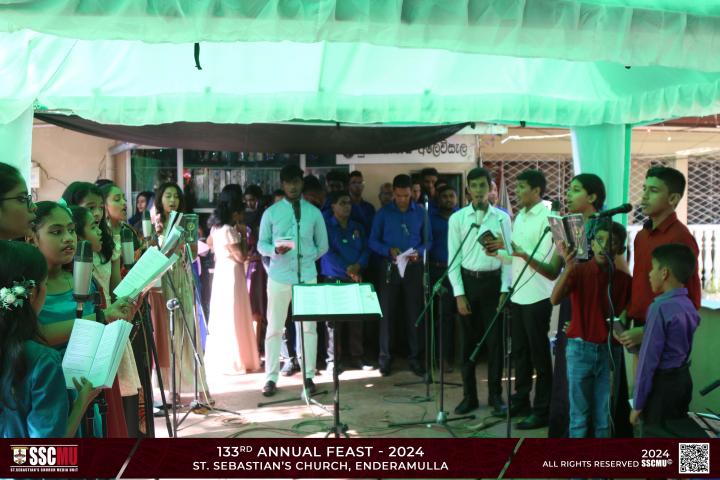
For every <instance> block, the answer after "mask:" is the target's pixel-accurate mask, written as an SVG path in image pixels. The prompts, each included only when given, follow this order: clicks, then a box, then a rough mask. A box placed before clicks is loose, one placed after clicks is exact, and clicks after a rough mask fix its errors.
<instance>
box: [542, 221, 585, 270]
mask: <svg viewBox="0 0 720 480" xmlns="http://www.w3.org/2000/svg"><path fill="white" fill-rule="evenodd" d="M548 223H549V224H550V230H551V232H552V236H553V241H554V242H555V244H556V245H557V244H559V243H560V242H564V243H566V244H567V245H568V247H569V248H570V249H573V248H575V249H577V258H578V259H580V260H587V259H588V256H589V253H590V251H589V249H588V243H587V236H586V235H585V219H584V218H583V216H582V214H580V213H574V214H572V215H567V216H565V217H560V216H558V215H548Z"/></svg>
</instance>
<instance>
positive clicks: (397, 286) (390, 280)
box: [378, 262, 425, 368]
mask: <svg viewBox="0 0 720 480" xmlns="http://www.w3.org/2000/svg"><path fill="white" fill-rule="evenodd" d="M385 265H386V267H385V268H384V269H383V271H384V275H383V277H384V278H383V281H382V282H381V283H380V286H381V290H380V307H381V309H382V312H383V316H382V318H381V319H380V343H379V350H380V352H379V355H378V363H379V364H380V367H381V368H382V367H389V366H390V364H391V362H392V356H391V354H390V344H391V342H392V331H393V324H394V323H395V322H403V323H404V325H405V332H404V333H405V335H406V336H407V344H408V361H409V362H410V364H411V365H417V366H421V365H423V361H424V359H423V353H424V351H425V327H424V326H423V325H422V324H421V325H420V326H418V327H416V326H415V320H417V318H418V316H420V312H422V308H423V285H422V281H423V278H422V277H423V265H422V263H420V262H415V263H410V264H408V266H407V268H406V269H405V278H400V274H399V273H398V269H397V266H395V265H392V267H391V269H390V273H389V276H388V271H387V262H386V263H385ZM397 306H400V307H401V308H397V309H396V308H395V307H397ZM403 307H404V308H403ZM393 311H396V312H398V315H397V317H395V316H393V315H392V312H393Z"/></svg>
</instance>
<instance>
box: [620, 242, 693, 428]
mask: <svg viewBox="0 0 720 480" xmlns="http://www.w3.org/2000/svg"><path fill="white" fill-rule="evenodd" d="M696 265H697V260H696V257H695V254H694V253H693V252H692V250H690V248H688V247H687V246H686V245H681V244H667V245H662V246H659V247H657V248H655V249H654V250H653V252H652V270H651V271H650V274H649V277H650V286H651V287H652V290H653V293H655V294H659V295H658V296H657V297H655V300H654V301H653V303H652V304H651V305H650V308H648V312H647V318H646V323H645V334H644V336H643V342H642V347H641V348H640V361H639V363H638V369H637V377H636V381H635V403H634V405H633V411H632V412H631V413H630V423H632V424H633V425H636V424H638V422H639V420H640V418H642V421H643V424H644V425H645V426H646V427H647V426H650V425H657V426H660V427H662V425H663V424H664V422H665V420H669V419H675V418H684V417H686V416H687V411H688V407H689V405H690V400H691V398H692V378H691V377H690V371H689V369H688V360H689V359H690V351H691V349H692V341H693V335H694V333H695V329H696V328H697V326H698V324H699V323H700V316H699V315H698V313H697V310H696V309H695V305H694V304H693V302H692V301H691V300H690V297H688V292H687V289H686V288H684V287H683V284H685V283H686V282H687V281H688V279H689V278H690V277H691V276H692V275H693V274H694V273H695V268H696Z"/></svg>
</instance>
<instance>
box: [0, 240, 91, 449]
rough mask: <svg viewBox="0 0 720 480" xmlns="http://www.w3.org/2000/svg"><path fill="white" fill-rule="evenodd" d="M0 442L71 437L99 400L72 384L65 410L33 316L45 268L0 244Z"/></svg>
mask: <svg viewBox="0 0 720 480" xmlns="http://www.w3.org/2000/svg"><path fill="white" fill-rule="evenodd" d="M0 258H3V259H10V258H11V259H12V260H13V261H12V262H8V261H3V262H0V383H1V384H2V385H1V388H0V436H2V437H3V438H56V437H74V436H75V433H76V431H77V429H78V426H79V424H80V421H81V420H82V418H83V415H84V413H85V410H86V409H87V407H88V405H89V404H90V402H91V401H92V400H93V399H94V398H95V396H96V395H97V394H98V392H99V390H98V389H93V388H92V385H90V382H88V381H87V380H86V379H85V378H81V379H79V380H78V379H73V383H74V384H75V389H76V391H77V397H76V398H75V401H74V402H73V403H72V407H70V404H69V401H68V395H67V390H66V388H65V378H64V376H63V372H62V368H61V363H60V354H59V353H58V352H57V350H55V349H53V348H51V347H49V346H48V345H47V343H46V342H45V340H44V339H43V337H42V335H41V334H40V329H39V324H38V319H37V313H38V312H39V311H40V310H41V309H42V306H43V304H44V302H45V295H46V292H47V264H46V262H45V259H44V257H43V255H42V254H41V253H40V252H39V251H38V250H37V249H36V248H35V247H33V246H31V245H28V244H25V243H21V242H12V241H5V240H0Z"/></svg>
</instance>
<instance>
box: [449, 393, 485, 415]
mask: <svg viewBox="0 0 720 480" xmlns="http://www.w3.org/2000/svg"><path fill="white" fill-rule="evenodd" d="M479 406H480V403H479V402H478V400H477V398H467V397H465V398H463V399H462V402H460V404H459V405H458V406H457V407H455V413H456V414H458V415H465V414H466V413H469V412H472V411H473V410H475V409H476V408H478V407H479Z"/></svg>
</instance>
